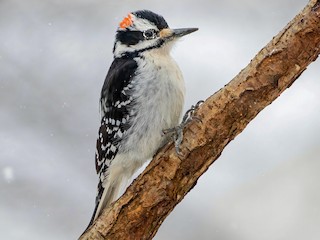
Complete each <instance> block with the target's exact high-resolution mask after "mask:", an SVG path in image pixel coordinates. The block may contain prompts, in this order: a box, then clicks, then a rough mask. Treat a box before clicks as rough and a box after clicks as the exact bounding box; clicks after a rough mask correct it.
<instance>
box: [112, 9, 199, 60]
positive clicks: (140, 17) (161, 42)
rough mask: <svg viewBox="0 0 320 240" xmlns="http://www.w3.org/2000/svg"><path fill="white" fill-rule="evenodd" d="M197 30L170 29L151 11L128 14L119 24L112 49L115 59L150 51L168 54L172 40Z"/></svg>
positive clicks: (160, 17) (164, 21)
mask: <svg viewBox="0 0 320 240" xmlns="http://www.w3.org/2000/svg"><path fill="white" fill-rule="evenodd" d="M197 30H198V29H197V28H180V29H170V28H169V26H168V24H167V22H166V20H165V19H164V18H163V17H162V16H160V15H158V14H156V13H153V12H151V11H148V10H141V11H136V12H132V13H129V14H128V15H127V16H126V17H125V18H124V19H123V20H122V21H121V23H120V25H119V28H118V30H117V33H116V40H115V44H114V48H113V53H114V56H115V57H121V56H124V55H130V54H137V53H140V52H144V51H149V50H152V49H164V51H165V52H169V51H170V49H171V46H172V43H173V40H175V39H177V38H179V37H182V36H184V35H186V34H189V33H192V32H194V31H197Z"/></svg>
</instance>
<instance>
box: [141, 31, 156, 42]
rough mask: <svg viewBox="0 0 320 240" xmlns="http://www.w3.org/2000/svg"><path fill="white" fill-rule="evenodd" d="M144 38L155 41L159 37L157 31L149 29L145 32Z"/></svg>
mask: <svg viewBox="0 0 320 240" xmlns="http://www.w3.org/2000/svg"><path fill="white" fill-rule="evenodd" d="M143 36H144V38H145V39H147V40H150V39H155V38H156V36H157V31H156V30H154V29H148V30H146V31H144V32H143Z"/></svg>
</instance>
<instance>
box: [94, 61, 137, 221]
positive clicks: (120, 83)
mask: <svg viewBox="0 0 320 240" xmlns="http://www.w3.org/2000/svg"><path fill="white" fill-rule="evenodd" d="M137 67H138V65H137V62H136V61H134V60H133V59H130V58H115V59H114V61H113V63H112V64H111V67H110V69H109V72H108V74H107V77H106V79H105V81H104V84H103V87H102V90H101V98H100V107H101V114H102V119H101V126H100V128H99V136H98V139H97V145H96V156H95V162H96V170H97V173H98V175H99V183H98V190H97V196H96V207H95V209H94V212H93V215H92V218H91V220H90V223H89V226H90V225H91V224H92V222H93V220H94V217H95V215H96V211H97V208H98V206H99V203H100V200H101V197H102V194H103V191H104V187H103V184H102V183H103V181H104V179H105V177H106V176H107V175H108V168H109V166H110V164H111V162H112V160H113V159H114V157H115V156H116V155H117V153H118V150H119V146H120V144H121V139H122V137H123V135H124V134H125V132H126V131H127V130H128V128H129V127H130V126H129V123H128V121H129V117H130V115H129V114H130V113H129V111H128V107H129V106H130V104H132V101H133V99H132V97H131V94H130V92H131V88H132V87H133V86H132V84H131V81H132V78H133V77H134V73H135V70H136V69H137ZM89 226H88V227H89Z"/></svg>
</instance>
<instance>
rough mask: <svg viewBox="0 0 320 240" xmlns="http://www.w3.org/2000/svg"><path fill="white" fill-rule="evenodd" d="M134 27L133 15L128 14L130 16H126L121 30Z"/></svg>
mask: <svg viewBox="0 0 320 240" xmlns="http://www.w3.org/2000/svg"><path fill="white" fill-rule="evenodd" d="M131 25H132V17H131V13H129V14H128V16H126V17H125V18H124V19H123V20H122V21H121V23H120V25H119V26H120V28H123V29H124V28H127V27H130V26H131Z"/></svg>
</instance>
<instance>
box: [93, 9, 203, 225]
mask: <svg viewBox="0 0 320 240" xmlns="http://www.w3.org/2000/svg"><path fill="white" fill-rule="evenodd" d="M197 30H198V29H197V28H180V29H170V28H169V26H168V24H167V22H166V20H165V19H164V18H163V17H162V16H160V15H158V14H156V13H153V12H151V11H148V10H140V11H136V12H131V13H129V14H128V15H127V16H126V17H125V18H124V19H123V20H122V21H121V23H120V24H119V27H118V29H117V32H116V37H115V43H114V47H113V54H114V60H113V62H112V64H111V67H110V69H109V71H108V73H107V76H106V79H105V82H104V84H103V87H102V90H101V98H100V110H101V126H100V128H99V134H98V139H97V144H96V156H95V162H96V171H97V174H98V175H99V183H98V190H97V196H96V206H95V210H94V213H93V216H92V218H91V221H90V223H89V226H90V225H91V224H92V222H93V221H94V220H95V219H96V218H97V217H98V216H99V215H100V213H101V211H102V210H103V209H104V208H105V207H107V206H108V205H110V204H111V203H112V202H113V201H115V200H116V199H117V197H119V196H118V194H119V191H120V189H121V187H122V184H126V183H127V181H128V180H129V179H130V178H131V177H132V175H133V173H134V172H135V171H136V170H137V169H138V168H139V167H141V166H142V164H143V163H145V162H146V161H147V160H149V159H150V158H152V156H153V155H154V154H155V153H156V151H157V150H158V149H159V148H160V147H161V146H163V145H164V144H165V143H166V142H167V141H168V138H169V137H170V136H168V134H163V130H165V129H170V128H174V127H175V126H177V125H178V124H179V119H180V117H181V113H182V109H183V104H184V96H185V86H184V80H183V77H182V73H181V71H180V69H179V67H178V65H177V63H176V62H175V61H174V60H173V58H172V57H171V55H170V50H171V48H172V46H173V44H174V43H175V42H176V40H177V39H179V38H180V37H182V36H184V35H187V34H189V33H192V32H195V31H197Z"/></svg>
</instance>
